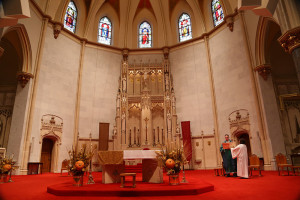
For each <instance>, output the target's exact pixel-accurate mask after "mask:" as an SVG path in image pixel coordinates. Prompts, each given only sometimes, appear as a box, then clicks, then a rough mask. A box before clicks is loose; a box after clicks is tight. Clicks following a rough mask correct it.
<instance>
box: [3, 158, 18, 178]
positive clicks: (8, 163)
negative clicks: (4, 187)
mask: <svg viewBox="0 0 300 200" xmlns="http://www.w3.org/2000/svg"><path fill="white" fill-rule="evenodd" d="M13 157H14V156H13V155H12V156H10V157H5V158H2V157H0V174H8V173H9V172H10V171H11V170H15V169H16V168H17V167H15V166H14V164H15V162H14V161H13Z"/></svg>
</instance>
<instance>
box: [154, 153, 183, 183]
mask: <svg viewBox="0 0 300 200" xmlns="http://www.w3.org/2000/svg"><path fill="white" fill-rule="evenodd" d="M156 154H157V156H156V157H157V160H158V163H159V165H160V166H162V167H163V168H164V169H165V171H166V172H167V175H168V176H169V183H170V185H178V184H179V173H180V170H181V165H183V164H184V163H186V159H185V157H184V153H183V150H182V149H172V150H170V149H168V148H166V149H165V150H164V149H162V150H161V151H157V152H156Z"/></svg>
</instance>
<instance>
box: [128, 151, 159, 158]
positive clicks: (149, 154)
mask: <svg viewBox="0 0 300 200" xmlns="http://www.w3.org/2000/svg"><path fill="white" fill-rule="evenodd" d="M155 151H156V150H124V151H123V152H124V155H123V159H124V160H130V159H155V158H156V153H155Z"/></svg>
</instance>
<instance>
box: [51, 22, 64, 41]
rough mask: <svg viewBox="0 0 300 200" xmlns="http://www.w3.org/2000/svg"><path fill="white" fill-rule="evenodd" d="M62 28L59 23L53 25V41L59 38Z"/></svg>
mask: <svg viewBox="0 0 300 200" xmlns="http://www.w3.org/2000/svg"><path fill="white" fill-rule="evenodd" d="M62 27H63V24H62V23H60V22H54V23H53V35H54V38H55V39H57V37H58V36H59V34H60V32H61V28H62Z"/></svg>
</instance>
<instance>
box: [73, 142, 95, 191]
mask: <svg viewBox="0 0 300 200" xmlns="http://www.w3.org/2000/svg"><path fill="white" fill-rule="evenodd" d="M94 150H95V149H94ZM94 150H92V149H91V150H87V148H86V144H84V145H83V146H82V148H81V149H80V151H79V152H77V150H76V149H75V150H74V149H72V151H69V152H68V153H69V157H70V163H69V166H68V169H69V172H70V174H72V176H73V179H74V181H75V184H74V185H75V186H82V185H83V174H84V173H85V172H86V171H87V167H88V166H89V164H90V161H91V159H92V157H93V155H94V153H93V152H94Z"/></svg>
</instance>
